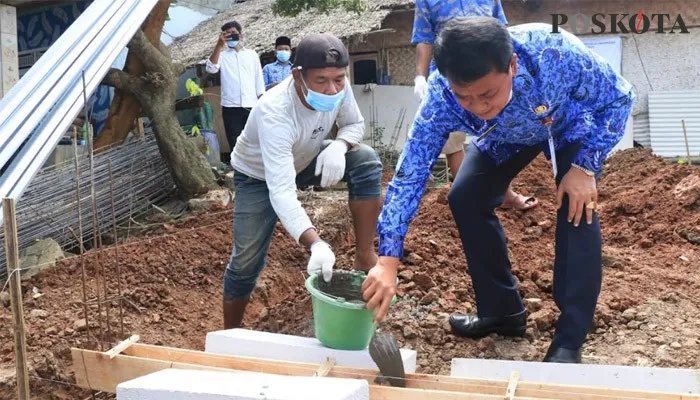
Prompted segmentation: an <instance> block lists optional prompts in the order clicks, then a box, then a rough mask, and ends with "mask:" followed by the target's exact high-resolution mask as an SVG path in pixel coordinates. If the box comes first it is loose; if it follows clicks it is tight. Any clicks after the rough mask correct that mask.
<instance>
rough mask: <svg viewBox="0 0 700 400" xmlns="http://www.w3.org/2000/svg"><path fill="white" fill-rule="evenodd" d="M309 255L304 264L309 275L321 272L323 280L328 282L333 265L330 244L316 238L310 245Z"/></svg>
mask: <svg viewBox="0 0 700 400" xmlns="http://www.w3.org/2000/svg"><path fill="white" fill-rule="evenodd" d="M310 250H311V257H310V258H309V264H308V265H307V266H306V272H308V273H309V275H314V274H318V273H321V274H323V280H324V281H326V282H330V281H331V278H332V277H333V266H334V265H335V254H334V253H333V250H332V249H331V246H330V245H329V244H328V243H326V242H324V241H323V240H320V239H319V240H317V241H315V242H314V243H313V244H312V245H311V249H310Z"/></svg>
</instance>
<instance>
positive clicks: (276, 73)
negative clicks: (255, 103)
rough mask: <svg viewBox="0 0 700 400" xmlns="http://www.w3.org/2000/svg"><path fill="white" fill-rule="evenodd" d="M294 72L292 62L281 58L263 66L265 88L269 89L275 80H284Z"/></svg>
mask: <svg viewBox="0 0 700 400" xmlns="http://www.w3.org/2000/svg"><path fill="white" fill-rule="evenodd" d="M291 74H292V63H289V62H286V63H283V62H279V60H277V61H275V62H273V63H271V64H267V65H265V66H264V67H263V79H264V80H265V89H269V88H270V87H271V85H272V84H273V83H275V82H282V81H283V80H285V78H287V77H288V76H289V75H291Z"/></svg>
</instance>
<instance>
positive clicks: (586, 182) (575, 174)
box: [557, 167, 598, 227]
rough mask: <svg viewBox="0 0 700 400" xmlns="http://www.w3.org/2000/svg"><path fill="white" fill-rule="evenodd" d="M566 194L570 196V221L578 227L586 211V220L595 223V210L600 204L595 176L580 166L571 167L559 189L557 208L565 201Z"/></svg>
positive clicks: (568, 219)
mask: <svg viewBox="0 0 700 400" xmlns="http://www.w3.org/2000/svg"><path fill="white" fill-rule="evenodd" d="M564 194H566V195H568V196H569V215H568V217H567V221H568V222H573V223H574V226H576V227H578V225H579V223H580V222H581V217H583V212H584V210H585V212H586V222H588V224H589V225H590V224H592V223H593V212H595V209H596V208H597V205H598V189H597V188H596V182H595V177H593V176H590V175H588V174H586V173H585V172H583V171H581V170H580V169H578V168H574V167H571V169H570V170H569V172H567V173H566V175H564V178H563V179H562V180H561V183H560V184H559V188H558V190H557V209H560V208H561V206H562V203H563V202H564Z"/></svg>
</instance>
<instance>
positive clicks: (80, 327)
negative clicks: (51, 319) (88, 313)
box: [73, 318, 87, 332]
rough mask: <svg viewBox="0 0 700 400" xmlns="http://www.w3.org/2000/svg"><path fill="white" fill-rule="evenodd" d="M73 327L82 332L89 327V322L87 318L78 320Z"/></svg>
mask: <svg viewBox="0 0 700 400" xmlns="http://www.w3.org/2000/svg"><path fill="white" fill-rule="evenodd" d="M73 329H74V330H76V331H77V332H82V331H84V330H85V329H87V322H86V321H85V318H82V319H79V320H76V321H75V322H73Z"/></svg>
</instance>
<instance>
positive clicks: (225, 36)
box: [217, 32, 229, 49]
mask: <svg viewBox="0 0 700 400" xmlns="http://www.w3.org/2000/svg"><path fill="white" fill-rule="evenodd" d="M228 35H229V34H228V33H226V32H221V35H219V43H217V44H218V45H219V47H221V48H222V49H225V48H226V42H228Z"/></svg>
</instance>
